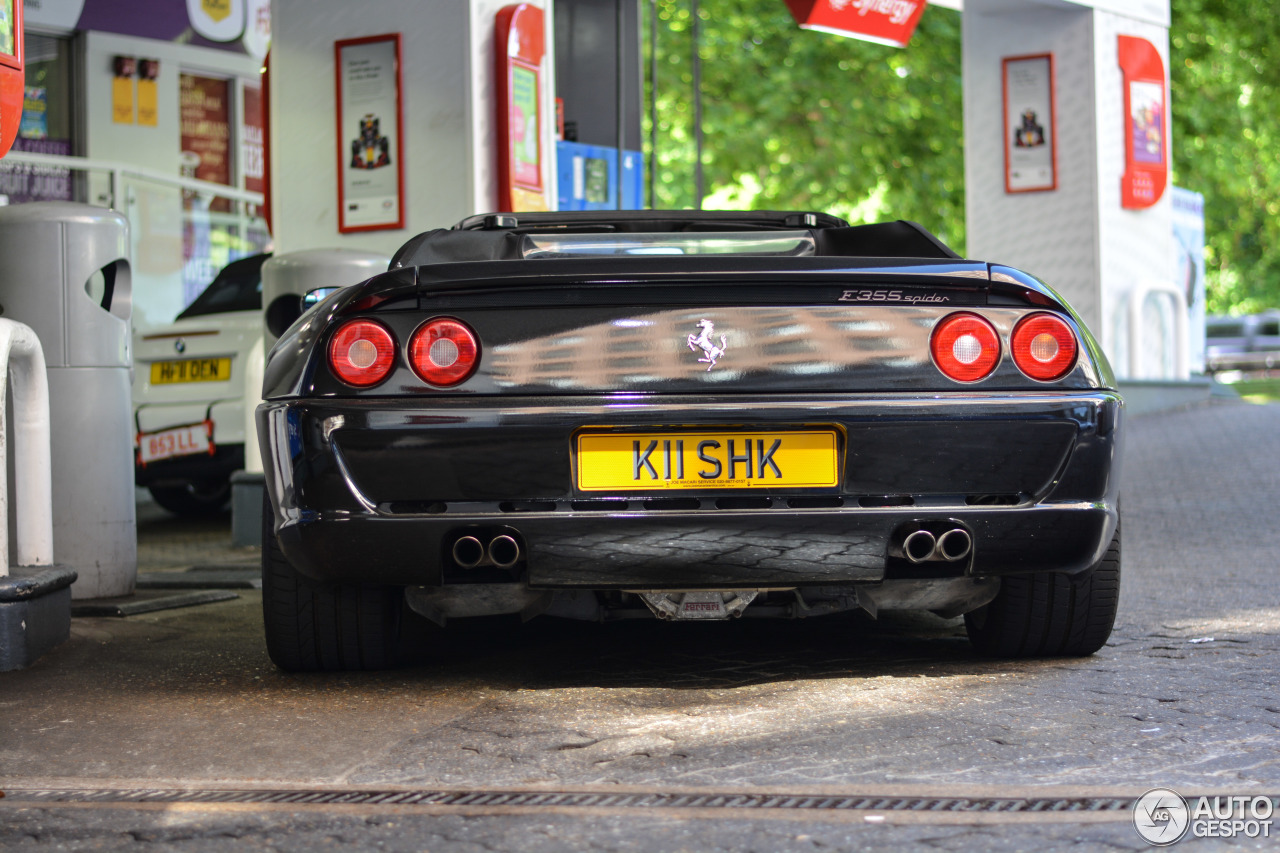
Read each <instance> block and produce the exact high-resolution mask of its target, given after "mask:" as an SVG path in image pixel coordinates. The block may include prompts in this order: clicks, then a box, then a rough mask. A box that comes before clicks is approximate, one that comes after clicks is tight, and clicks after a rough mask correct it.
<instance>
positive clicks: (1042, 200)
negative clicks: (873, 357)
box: [963, 0, 1185, 377]
mask: <svg viewBox="0 0 1280 853" xmlns="http://www.w3.org/2000/svg"><path fill="white" fill-rule="evenodd" d="M1095 6H1096V7H1104V8H1094V7H1095ZM963 20H964V23H963V27H964V126H965V140H964V141H965V192H966V220H967V226H968V227H967V231H968V244H967V251H968V255H969V256H970V257H974V258H981V259H983V260H989V261H997V262H1002V263H1008V264H1011V265H1013V266H1017V267H1019V268H1022V269H1025V270H1027V271H1028V272H1031V273H1033V274H1035V275H1036V276H1039V277H1040V278H1042V279H1044V280H1045V281H1046V282H1047V283H1048V284H1049V285H1050V286H1052V287H1053V288H1055V289H1056V290H1058V291H1059V292H1060V293H1062V294H1063V295H1064V296H1065V297H1066V298H1067V300H1068V301H1069V302H1070V303H1071V305H1072V306H1073V307H1074V308H1075V309H1076V310H1077V311H1078V312H1079V313H1080V315H1081V316H1082V317H1083V319H1084V321H1085V323H1086V324H1087V325H1088V326H1089V328H1090V329H1091V330H1092V331H1093V332H1094V334H1095V335H1096V336H1097V337H1098V338H1099V339H1100V340H1101V342H1102V345H1103V348H1104V349H1105V350H1106V352H1107V355H1108V356H1109V358H1110V359H1111V362H1112V365H1113V367H1115V368H1116V372H1117V374H1118V375H1120V376H1122V377H1124V376H1127V375H1128V374H1129V364H1130V361H1131V359H1130V356H1129V344H1130V341H1129V337H1130V332H1129V328H1130V323H1129V313H1130V309H1129V299H1130V296H1131V294H1132V292H1133V291H1134V290H1135V289H1137V288H1139V287H1142V288H1145V289H1147V290H1148V292H1152V293H1155V294H1159V293H1160V292H1161V291H1160V289H1159V287H1160V286H1161V285H1164V284H1171V283H1172V281H1173V276H1174V260H1175V255H1174V246H1173V231H1172V229H1173V220H1172V204H1171V192H1170V191H1169V190H1168V189H1167V188H1166V189H1165V191H1164V194H1163V196H1162V197H1161V198H1160V200H1159V201H1158V202H1156V203H1155V204H1154V205H1153V206H1151V207H1147V208H1143V209H1136V210H1130V209H1125V208H1123V207H1122V206H1121V178H1122V176H1123V175H1124V173H1125V145H1126V141H1127V140H1126V134H1127V133H1128V132H1129V123H1128V119H1127V117H1126V115H1125V113H1124V91H1125V85H1124V78H1123V76H1122V73H1121V69H1120V66H1119V59H1118V47H1117V44H1118V37H1119V36H1121V35H1128V36H1137V37H1140V38H1144V39H1146V40H1148V41H1149V42H1151V43H1152V44H1153V45H1154V46H1155V48H1156V50H1157V51H1158V52H1159V53H1160V55H1161V57H1162V58H1163V60H1164V66H1165V75H1166V76H1165V92H1166V101H1165V128H1166V132H1165V135H1166V138H1165V140H1164V145H1165V149H1164V150H1165V162H1166V164H1167V163H1168V159H1169V156H1170V155H1169V152H1170V151H1171V147H1170V146H1169V140H1168V138H1167V128H1168V126H1169V122H1168V100H1167V92H1168V76H1167V75H1168V56H1169V45H1168V29H1169V6H1168V2H1167V0H1127V2H1120V0H1095V2H1088V0H1080V2H1070V0H1034V2H1033V1H1032V0H965V3H964V19H963ZM1046 53H1048V54H1052V55H1053V69H1054V95H1055V110H1054V113H1055V114H1054V119H1055V123H1056V152H1055V153H1056V162H1057V188H1056V189H1053V190H1047V191H1038V192H1022V193H1009V192H1007V191H1006V188H1005V147H1006V140H1005V136H1006V131H1005V123H1004V110H1005V104H1004V87H1003V79H1002V78H1003V72H1002V60H1003V59H1005V58H1008V57H1018V56H1027V55H1034V54H1046ZM1153 288H1154V289H1153ZM1157 298H1158V297H1157ZM1168 313H1169V316H1170V317H1172V312H1168ZM1144 328H1145V327H1144ZM1170 334H1171V335H1172V331H1171V332H1170ZM1165 361H1168V362H1171V364H1168V365H1164V366H1163V367H1165V368H1167V373H1168V375H1173V374H1174V373H1175V372H1176V370H1177V364H1178V362H1179V360H1178V358H1177V356H1176V355H1175V354H1173V353H1172V348H1171V350H1170V355H1169V357H1168V358H1166V359H1165ZM1182 363H1185V362H1182ZM1158 367H1160V366H1158Z"/></svg>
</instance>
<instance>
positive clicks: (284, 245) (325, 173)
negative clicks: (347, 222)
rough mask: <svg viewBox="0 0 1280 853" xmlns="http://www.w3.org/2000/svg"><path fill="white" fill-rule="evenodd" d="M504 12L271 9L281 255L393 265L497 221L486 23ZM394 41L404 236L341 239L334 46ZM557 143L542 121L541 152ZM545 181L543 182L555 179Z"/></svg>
mask: <svg viewBox="0 0 1280 853" xmlns="http://www.w3.org/2000/svg"><path fill="white" fill-rule="evenodd" d="M510 2H511V0H468V2H463V0H420V2H418V3H415V4H412V6H410V7H407V6H406V4H405V3H403V2H401V0H365V2H361V3H337V2H329V1H327V2H317V1H316V0H273V3H272V27H273V33H272V45H271V163H272V199H273V201H272V220H273V225H274V236H275V243H276V250H277V251H281V252H293V251H300V250H304V249H315V248H352V249H363V250H366V251H371V252H380V253H383V254H387V255H390V254H392V253H393V252H394V251H395V250H396V249H397V248H399V247H400V245H401V244H402V243H404V242H405V241H406V240H407V239H408V238H409V237H412V236H413V235H415V234H419V233H421V232H423V231H426V230H429V229H431V228H438V227H443V226H448V225H452V224H453V223H454V222H456V221H458V220H459V219H462V218H463V217H466V216H469V215H471V214H473V213H481V212H487V211H490V210H493V209H494V207H495V206H496V203H497V186H496V175H495V171H496V163H495V160H494V158H495V157H496V154H495V151H496V149H495V146H494V140H493V125H494V119H493V116H494V110H495V106H494V101H493V62H494V59H493V51H494V47H493V26H494V25H493V18H494V15H495V14H496V13H497V11H498V10H499V9H500V8H502V7H503V6H505V5H508V4H509V3H510ZM548 5H549V4H548ZM544 8H545V7H544ZM410 10H411V11H410ZM397 32H398V33H400V34H401V40H402V46H401V61H402V68H401V79H402V87H403V88H402V112H403V133H404V151H403V154H402V157H403V163H404V169H405V171H404V183H405V190H404V192H405V198H404V205H405V227H404V228H403V229H399V230H385V231H367V232H360V233H355V234H340V233H339V232H338V211H337V204H338V194H337V193H338V191H337V183H338V171H337V156H338V155H337V140H336V138H335V134H336V131H335V121H336V119H335V110H336V95H335V91H334V59H333V44H334V42H335V41H337V40H341V39H349V38H358V37H360V36H369V35H382V34H386V33H397ZM548 46H550V40H548ZM553 67H554V64H553V63H552V62H551V61H550V58H548V60H547V61H546V66H545V68H546V71H545V73H544V79H545V80H546V81H547V85H546V87H545V88H546V90H547V92H548V96H547V100H546V109H547V112H546V113H545V115H547V116H554V114H555V113H554V106H553V102H552V101H551V97H550V93H551V92H552V91H553V82H554V81H553V80H552V75H551V72H550V69H552V68H553ZM553 132H554V122H553V121H551V120H549V121H546V122H545V123H544V130H543V134H544V150H546V151H554V150H555V148H554V142H553V138H552V134H553ZM547 162H548V164H550V162H551V161H550V160H548V161H547ZM547 171H548V172H549V174H548V175H547V179H548V182H549V179H550V178H551V177H554V169H552V168H548V170H547ZM552 190H554V187H552ZM551 197H552V198H553V199H554V195H552V196H551Z"/></svg>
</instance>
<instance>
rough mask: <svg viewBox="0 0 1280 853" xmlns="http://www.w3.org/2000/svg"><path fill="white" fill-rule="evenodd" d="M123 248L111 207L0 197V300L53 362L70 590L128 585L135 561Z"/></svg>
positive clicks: (121, 590)
mask: <svg viewBox="0 0 1280 853" xmlns="http://www.w3.org/2000/svg"><path fill="white" fill-rule="evenodd" d="M128 253H129V233H128V224H127V223H126V221H125V218H124V217H123V216H121V215H120V214H118V213H115V212H112V211H109V210H106V209H104V208H100V207H91V206H89V205H82V204H71V203H66V202H40V203H35V204H22V205H14V206H11V207H0V258H3V259H4V263H3V264H0V308H2V309H3V316H5V317H8V318H9V319H11V320H17V321H19V322H21V323H25V324H27V325H28V326H30V327H31V328H32V329H34V330H35V333H36V336H37V337H38V338H39V339H40V344H41V346H42V347H43V349H44V356H45V361H46V363H47V365H48V368H49V420H50V425H51V426H50V443H51V445H52V453H53V554H54V560H55V561H56V562H57V563H58V565H61V566H66V567H68V568H71V569H74V570H75V571H76V573H77V574H78V575H79V580H77V581H76V583H75V584H74V585H73V586H72V587H71V593H72V597H73V598H105V597H110V596H119V595H130V594H132V592H133V587H134V581H135V579H136V577H137V571H138V529H137V515H136V510H135V506H134V491H133V426H132V423H131V421H130V402H129V401H130V382H129V368H130V360H131V355H130V352H129V343H130V339H129V321H130V315H131V313H132V304H131V299H130V298H131V293H130V275H129V262H128V260H127V258H128ZM10 493H11V494H12V492H10Z"/></svg>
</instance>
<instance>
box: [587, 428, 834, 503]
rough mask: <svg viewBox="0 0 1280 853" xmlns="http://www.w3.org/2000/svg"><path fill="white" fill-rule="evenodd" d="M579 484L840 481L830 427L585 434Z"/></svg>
mask: <svg viewBox="0 0 1280 853" xmlns="http://www.w3.org/2000/svg"><path fill="white" fill-rule="evenodd" d="M576 446H577V451H578V452H577V463H578V465H577V467H578V473H577V483H578V488H579V489H581V490H582V491H588V492H600V491H610V492H633V491H649V490H657V489H661V490H669V489H673V490H687V489H753V488H777V487H786V488H822V487H828V488H829V487H832V486H836V485H839V482H840V464H839V463H840V460H839V452H838V449H837V448H838V445H837V435H836V431H835V430H831V429H824V430H797V431H794V432H790V431H778V432H660V433H620V432H584V433H581V434H579V435H578V437H577V442H576Z"/></svg>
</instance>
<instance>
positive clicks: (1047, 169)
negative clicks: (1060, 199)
mask: <svg viewBox="0 0 1280 853" xmlns="http://www.w3.org/2000/svg"><path fill="white" fill-rule="evenodd" d="M1004 131H1005V138H1004V165H1005V178H1004V188H1005V192H1009V193H1020V192H1035V191H1038V190H1054V189H1057V188H1058V174H1057V162H1056V159H1055V152H1054V145H1055V138H1056V131H1057V129H1056V128H1055V127H1054V111H1053V56H1052V54H1043V55H1041V56H1017V57H1009V58H1007V59H1005V60H1004Z"/></svg>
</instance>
